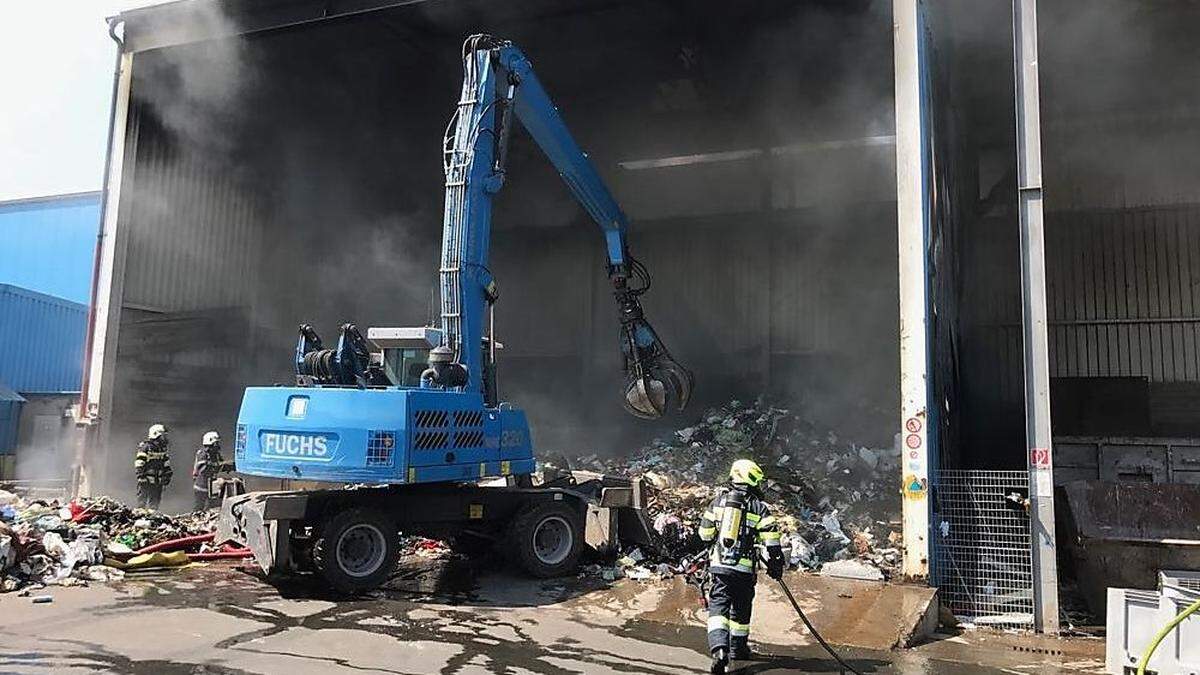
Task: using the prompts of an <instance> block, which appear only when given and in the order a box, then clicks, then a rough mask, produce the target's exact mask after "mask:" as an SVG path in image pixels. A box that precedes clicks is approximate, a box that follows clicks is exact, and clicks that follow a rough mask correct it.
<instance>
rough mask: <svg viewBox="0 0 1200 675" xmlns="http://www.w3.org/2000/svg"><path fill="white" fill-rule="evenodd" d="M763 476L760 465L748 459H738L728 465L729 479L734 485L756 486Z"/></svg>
mask: <svg viewBox="0 0 1200 675" xmlns="http://www.w3.org/2000/svg"><path fill="white" fill-rule="evenodd" d="M763 478H764V474H763V470H762V467H760V466H759V465H758V464H756V463H755V462H753V461H752V460H749V459H739V460H738V461H736V462H734V463H733V466H731V467H729V480H731V481H733V482H734V484H736V485H748V486H750V487H758V484H759V483H761V482H762V481H763Z"/></svg>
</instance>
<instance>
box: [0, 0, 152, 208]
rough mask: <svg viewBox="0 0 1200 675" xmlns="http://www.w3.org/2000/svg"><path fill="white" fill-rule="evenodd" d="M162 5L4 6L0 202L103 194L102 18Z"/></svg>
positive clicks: (106, 44)
mask: <svg viewBox="0 0 1200 675" xmlns="http://www.w3.org/2000/svg"><path fill="white" fill-rule="evenodd" d="M160 2H162V0H35V1H34V2H6V3H4V8H5V13H4V14H5V17H4V22H3V24H0V63H4V64H6V66H5V68H4V69H3V71H2V72H0V83H2V84H3V91H4V94H3V95H2V96H0V101H3V104H0V201H3V200H9V199H20V198H23V197H38V196H44V195H53V194H61V193H65V192H83V191H87V190H99V189H100V186H101V181H102V174H103V171H104V154H105V142H106V140H107V137H108V110H109V101H110V97H111V94H112V81H113V65H114V59H115V57H116V44H115V43H114V42H113V41H112V40H111V39H110V38H109V37H108V26H107V24H106V23H105V22H104V18H105V17H107V16H112V15H114V14H117V13H119V12H121V11H124V10H126V9H130V8H133V7H140V6H145V5H153V4H159V3H160Z"/></svg>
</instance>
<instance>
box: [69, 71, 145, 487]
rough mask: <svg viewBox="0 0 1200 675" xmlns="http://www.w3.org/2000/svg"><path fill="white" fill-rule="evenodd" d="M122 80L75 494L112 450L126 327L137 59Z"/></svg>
mask: <svg viewBox="0 0 1200 675" xmlns="http://www.w3.org/2000/svg"><path fill="white" fill-rule="evenodd" d="M120 69H121V70H120V75H119V78H118V81H117V88H116V91H115V92H114V95H115V96H116V105H115V107H114V108H113V133H112V140H111V144H110V146H109V149H108V152H109V157H110V160H109V163H108V165H109V168H108V176H107V185H108V194H107V198H106V201H105V210H104V213H103V214H102V224H101V228H102V229H101V235H100V236H101V242H100V259H99V260H98V261H97V262H98V264H99V265H100V274H99V275H98V276H97V278H96V295H95V297H96V306H95V308H94V309H93V310H92V321H94V322H95V325H94V327H93V337H92V349H91V352H90V353H89V354H87V355H86V356H87V358H86V361H85V367H86V368H87V369H88V376H87V391H85V392H83V405H82V406H81V410H80V411H79V422H80V423H81V424H83V425H86V426H87V438H86V441H85V443H86V445H85V448H84V451H83V452H82V453H80V456H81V461H80V463H79V467H78V468H77V473H76V481H77V484H76V486H75V491H76V492H78V493H79V494H81V495H86V494H88V493H90V492H91V490H92V488H93V487H94V486H95V485H96V483H97V482H98V479H99V476H98V475H97V474H98V473H103V471H104V464H105V461H106V460H105V458H104V457H103V456H102V453H103V452H104V451H105V449H106V448H107V447H108V442H107V432H108V426H107V424H106V422H107V420H108V417H109V416H110V414H111V412H112V388H113V377H114V374H115V370H116V360H117V330H118V328H119V326H120V321H121V298H122V297H123V295H124V287H125V251H126V249H127V248H128V237H127V236H125V233H124V232H121V231H120V223H118V220H117V215H118V213H120V208H121V183H122V176H123V172H124V166H125V138H126V128H127V126H128V122H129V106H130V89H131V85H132V83H133V54H132V53H129V52H126V53H123V54H121V57H120Z"/></svg>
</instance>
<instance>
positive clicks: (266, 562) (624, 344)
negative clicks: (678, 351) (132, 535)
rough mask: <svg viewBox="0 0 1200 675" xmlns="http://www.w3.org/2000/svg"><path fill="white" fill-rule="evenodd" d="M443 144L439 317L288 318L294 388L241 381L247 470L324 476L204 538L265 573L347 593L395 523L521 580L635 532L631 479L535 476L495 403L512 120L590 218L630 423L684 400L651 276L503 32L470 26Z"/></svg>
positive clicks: (387, 545) (389, 540) (374, 578)
mask: <svg viewBox="0 0 1200 675" xmlns="http://www.w3.org/2000/svg"><path fill="white" fill-rule="evenodd" d="M462 58H463V84H462V93H461V96H460V99H459V102H458V107H457V110H456V112H455V114H454V116H453V118H452V119H451V122H450V124H449V126H448V128H447V132H446V136H445V144H444V169H445V174H446V197H445V212H444V219H443V228H442V254H441V266H440V270H439V276H440V290H441V321H440V324H439V325H438V326H420V327H411V328H393V327H373V328H369V329H368V331H367V334H366V335H365V336H364V335H363V334H362V332H361V331H360V330H359V329H358V328H357V327H356V326H355V325H353V324H350V323H347V324H345V325H343V326H342V327H341V331H340V334H339V336H338V339H337V342H336V344H334V345H333V346H326V345H325V344H324V343H323V341H322V340H321V338H320V336H319V335H318V334H317V332H316V331H315V330H314V329H313V327H312V326H310V325H307V324H306V325H303V326H301V328H300V337H299V341H298V344H297V347H296V354H295V369H296V385H295V386H289V387H279V386H277V387H251V388H248V389H247V390H246V392H245V396H244V398H243V400H242V407H241V411H240V414H239V416H238V423H237V433H236V442H235V448H234V457H235V462H236V466H237V470H238V472H240V473H242V474H247V475H250V476H259V477H265V478H274V479H285V480H287V481H306V482H307V481H315V482H317V483H324V484H333V485H329V486H327V487H326V486H322V488H321V489H309V490H284V491H277V492H255V493H249V494H245V495H239V496H234V497H230V498H228V499H226V500H225V501H224V503H223V504H222V518H221V520H220V534H221V536H222V538H225V539H228V540H231V541H237V542H240V543H242V544H244V545H247V546H249V547H250V548H251V549H253V550H254V553H255V557H256V559H257V561H258V563H259V565H260V566H261V567H262V568H263V570H264V571H266V572H296V571H301V572H303V571H308V572H315V573H316V574H318V575H320V576H322V577H323V578H324V579H325V580H326V581H327V582H328V583H329V585H330V586H332V587H333V588H335V589H337V590H340V591H344V592H355V591H359V590H363V589H366V588H371V587H374V586H377V585H379V584H380V583H382V582H383V580H385V579H386V577H387V574H388V573H389V572H390V571H391V569H392V568H393V567H394V564H395V560H396V556H397V549H398V542H399V538H398V533H399V532H400V531H404V532H405V533H407V534H424V535H427V536H436V537H440V538H448V539H451V540H452V541H454V542H456V543H457V544H460V545H463V546H464V547H474V548H478V547H481V546H492V547H498V548H500V549H502V550H504V551H506V552H507V553H508V554H509V555H510V557H511V558H512V559H513V560H514V561H515V562H516V563H518V564H519V565H520V566H522V567H523V568H525V569H526V570H527V571H529V572H530V573H532V574H535V575H537V576H553V575H559V574H564V573H567V572H569V571H571V570H572V569H573V568H574V566H575V564H576V562H577V560H578V557H579V554H580V552H581V550H582V547H583V546H584V545H585V544H589V545H592V546H593V547H594V548H600V549H602V548H605V547H611V546H613V545H615V543H616V542H615V540H616V538H617V537H618V533H620V535H619V536H621V538H623V539H633V540H639V539H641V540H644V539H645V538H646V537H647V536H648V532H647V531H646V528H645V522H644V518H643V517H642V514H641V510H640V507H641V490H640V485H638V484H637V483H636V482H631V481H629V480H627V479H620V478H615V477H611V476H604V475H599V474H584V473H582V472H573V473H572V472H569V471H568V472H559V473H557V474H555V473H553V472H552V473H548V474H547V476H546V480H545V481H544V482H542V483H541V484H538V485H534V484H533V481H532V479H531V476H532V474H534V472H535V470H536V468H537V467H536V462H535V458H534V453H533V445H532V441H531V438H530V433H529V425H528V422H527V420H526V417H525V413H524V412H523V411H522V410H521V409H519V408H518V407H516V406H514V405H513V404H511V403H508V402H502V401H501V400H500V398H499V393H498V387H497V378H496V355H497V350H498V349H500V348H501V344H500V343H499V342H498V341H497V339H496V335H495V307H496V303H497V300H498V298H499V294H498V293H497V287H496V281H495V279H493V277H492V274H491V272H490V271H489V269H488V248H489V240H490V235H491V224H492V202H493V200H494V199H495V196H496V194H497V193H498V192H499V191H500V189H501V187H502V186H503V185H504V180H505V172H506V156H507V149H508V145H509V139H510V136H511V133H512V127H513V121H514V119H515V120H519V121H520V123H521V124H522V125H523V126H524V127H525V129H526V131H527V132H528V133H529V135H530V136H531V137H532V138H533V140H534V141H535V142H536V143H537V144H538V146H539V147H540V148H541V149H542V151H543V152H544V153H545V155H546V157H547V159H549V160H550V162H551V164H553V165H554V167H555V169H557V171H558V173H559V175H560V176H561V177H562V179H563V181H564V182H565V183H566V185H567V187H568V188H569V189H570V191H571V193H572V194H573V195H574V196H575V198H576V199H577V200H578V201H579V203H580V204H581V205H582V206H583V208H584V210H585V211H587V213H588V215H589V216H590V217H591V218H592V220H594V221H595V222H596V224H597V225H599V226H600V230H601V232H602V234H603V241H604V246H605V251H606V254H607V266H606V272H607V275H608V278H609V280H610V282H611V283H612V289H613V297H614V299H615V300H616V305H617V310H618V313H617V319H618V322H619V327H620V328H619V339H620V349H621V354H622V356H623V362H624V368H625V386H624V391H623V397H622V398H623V405H624V407H625V409H626V410H627V411H628V412H630V413H631V414H633V415H635V416H637V417H640V418H649V419H653V418H657V417H660V416H662V415H664V414H665V413H666V412H667V411H668V410H670V409H672V408H676V409H683V408H684V407H685V406H686V405H687V403H688V400H689V398H690V396H691V393H692V388H693V378H692V375H691V373H690V372H689V371H688V370H687V369H686V368H684V367H683V366H681V365H680V364H679V363H678V362H676V361H675V360H674V359H673V358H672V357H671V354H670V352H668V351H667V348H666V347H665V346H664V345H663V343H662V341H661V340H660V339H659V337H658V335H657V334H656V333H655V331H654V329H653V328H652V327H651V326H650V324H649V322H647V320H646V318H645V316H644V315H643V312H642V307H641V302H640V298H641V296H642V295H643V294H644V293H645V292H646V291H647V289H648V288H649V287H650V275H649V273H648V272H647V270H646V268H645V267H644V266H643V265H642V264H641V263H640V262H638V261H637V260H636V259H635V258H634V257H633V256H632V255H631V254H630V251H629V245H628V241H627V229H628V222H627V219H626V217H625V215H624V213H622V211H621V209H620V207H619V206H618V205H617V203H616V200H615V199H614V198H613V196H612V194H611V193H610V192H609V190H608V188H607V187H606V186H605V185H604V182H603V181H602V180H601V179H600V176H599V174H598V173H597V171H596V168H595V167H594V166H593V165H592V163H591V161H590V160H589V159H588V157H587V155H586V154H585V153H584V152H583V150H582V149H580V147H579V145H578V144H577V143H576V142H575V140H574V139H573V138H572V136H571V134H570V132H569V131H568V130H567V126H566V124H565V123H564V122H563V119H562V116H561V115H560V114H559V112H558V110H557V108H556V107H555V106H554V104H553V103H552V102H551V100H550V97H549V96H548V95H547V93H546V91H545V89H544V88H543V87H542V84H541V83H540V82H539V81H538V78H537V76H536V75H535V74H534V71H533V67H532V66H531V65H530V62H529V60H528V59H527V58H526V57H525V55H524V54H522V53H521V51H520V50H519V49H518V48H517V47H516V46H514V45H513V44H512V43H511V42H508V41H505V40H501V39H497V38H495V37H492V36H488V35H474V36H471V37H470V38H468V39H467V40H466V42H465V43H464V45H463V52H462Z"/></svg>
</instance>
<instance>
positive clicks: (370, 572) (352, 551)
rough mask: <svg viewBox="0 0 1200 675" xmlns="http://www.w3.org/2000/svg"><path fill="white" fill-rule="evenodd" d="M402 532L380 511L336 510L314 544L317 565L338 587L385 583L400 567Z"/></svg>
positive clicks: (355, 589)
mask: <svg viewBox="0 0 1200 675" xmlns="http://www.w3.org/2000/svg"><path fill="white" fill-rule="evenodd" d="M399 555H400V533H399V532H398V531H397V530H396V526H395V524H394V523H392V521H391V520H390V519H389V518H387V517H386V516H384V515H383V514H382V513H380V512H379V511H376V510H374V509H367V508H354V509H347V510H345V511H339V512H336V513H334V514H332V515H331V516H330V517H329V518H328V519H327V520H326V521H325V522H324V523H323V524H322V525H321V527H320V535H319V536H318V539H317V541H316V542H315V544H314V545H313V565H314V567H315V568H316V572H317V573H318V574H320V575H321V576H322V577H323V578H324V579H325V582H326V583H328V584H329V586H330V587H331V588H333V589H334V590H336V591H338V592H341V593H347V594H351V595H352V594H355V593H362V592H364V591H368V590H370V589H372V588H376V587H377V586H379V585H381V584H383V582H385V581H387V579H388V577H389V576H391V574H392V572H393V571H394V570H395V568H396V559H397V558H398V557H399Z"/></svg>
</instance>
